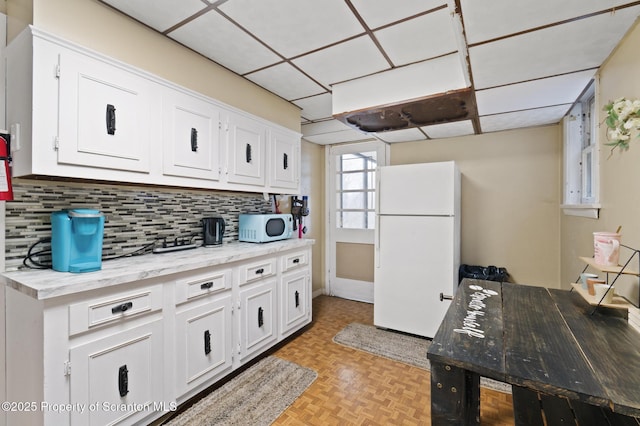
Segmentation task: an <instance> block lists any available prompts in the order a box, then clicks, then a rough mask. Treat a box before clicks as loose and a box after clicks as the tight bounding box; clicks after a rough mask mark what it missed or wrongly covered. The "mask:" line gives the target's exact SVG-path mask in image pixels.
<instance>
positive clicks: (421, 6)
mask: <svg viewBox="0 0 640 426" xmlns="http://www.w3.org/2000/svg"><path fill="white" fill-rule="evenodd" d="M351 3H352V4H353V5H354V6H355V8H356V10H357V11H358V13H359V14H360V16H362V19H364V21H365V22H366V23H367V25H368V26H369V28H371V29H376V28H378V27H380V26H382V25H386V24H389V23H391V22H396V21H399V20H401V19H404V18H407V17H409V16H413V15H417V14H418V13H421V12H424V11H426V10H431V9H435V8H437V7H439V6H442V5H446V4H447V1H446V0H402V1H397V2H394V3H393V7H389V0H351Z"/></svg>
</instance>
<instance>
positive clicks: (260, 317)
mask: <svg viewBox="0 0 640 426" xmlns="http://www.w3.org/2000/svg"><path fill="white" fill-rule="evenodd" d="M263 324H264V310H263V309H262V307H259V308H258V327H262V326H263Z"/></svg>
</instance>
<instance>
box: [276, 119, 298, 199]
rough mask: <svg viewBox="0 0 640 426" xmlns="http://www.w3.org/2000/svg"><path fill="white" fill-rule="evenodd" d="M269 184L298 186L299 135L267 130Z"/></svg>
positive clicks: (286, 186)
mask: <svg viewBox="0 0 640 426" xmlns="http://www.w3.org/2000/svg"><path fill="white" fill-rule="evenodd" d="M269 143H270V155H269V165H270V169H269V170H270V172H269V176H270V178H269V184H270V185H271V186H272V187H276V188H289V189H295V188H298V183H299V180H300V167H299V166H300V137H299V136H298V135H297V134H293V133H285V132H283V131H280V130H275V129H270V130H269Z"/></svg>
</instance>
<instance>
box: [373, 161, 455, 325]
mask: <svg viewBox="0 0 640 426" xmlns="http://www.w3.org/2000/svg"><path fill="white" fill-rule="evenodd" d="M376 203H377V205H376V207H377V208H376V234H375V235H376V240H375V272H374V306H373V322H374V325H375V326H376V327H380V328H386V329H390V330H397V331H402V332H405V333H411V334H415V335H418V336H424V337H433V336H434V335H435V333H436V331H437V330H438V327H439V326H440V323H441V322H442V319H443V318H444V315H445V313H446V312H447V309H448V307H449V305H450V303H451V297H453V295H454V294H455V292H456V288H457V287H458V268H459V266H460V172H459V170H458V168H457V166H456V164H455V162H453V161H447V162H438V163H422V164H408V165H399V166H386V167H380V168H379V169H378V176H377V186H376Z"/></svg>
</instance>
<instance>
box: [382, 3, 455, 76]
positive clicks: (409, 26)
mask: <svg viewBox="0 0 640 426" xmlns="http://www.w3.org/2000/svg"><path fill="white" fill-rule="evenodd" d="M375 36H376V38H377V39H378V41H379V42H380V44H381V45H382V48H383V49H384V50H385V51H386V52H387V54H388V55H389V58H390V59H391V61H392V62H393V64H394V65H396V66H398V65H405V64H408V63H412V62H417V61H422V60H424V59H430V58H435V57H436V56H441V55H444V54H447V53H451V52H455V51H456V50H457V49H458V45H457V42H456V39H457V38H461V37H462V34H456V33H455V31H454V26H453V21H452V19H451V14H450V13H449V9H448V8H446V9H441V10H438V11H437V12H434V13H429V14H427V15H423V16H420V17H418V18H414V19H411V20H409V21H406V22H403V23H401V24H398V25H394V26H391V27H387V28H384V29H382V30H380V31H376V32H375Z"/></svg>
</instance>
